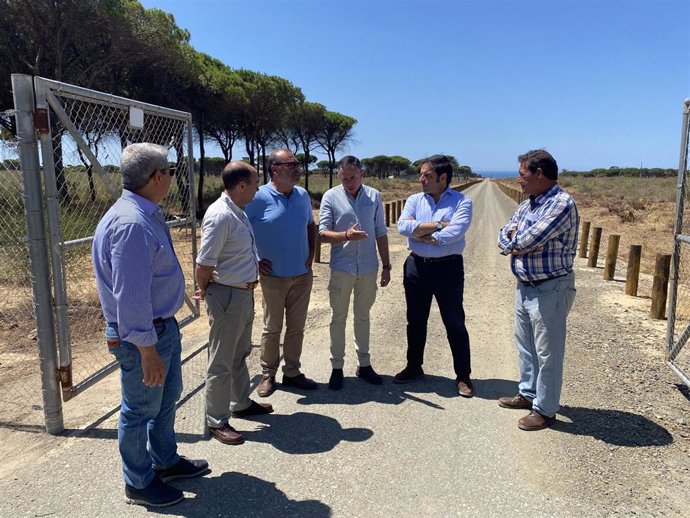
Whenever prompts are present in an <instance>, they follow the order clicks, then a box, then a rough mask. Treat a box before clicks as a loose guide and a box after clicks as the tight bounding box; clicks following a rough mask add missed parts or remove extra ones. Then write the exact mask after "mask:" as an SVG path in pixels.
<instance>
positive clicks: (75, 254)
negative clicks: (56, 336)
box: [46, 82, 196, 391]
mask: <svg viewBox="0 0 690 518" xmlns="http://www.w3.org/2000/svg"><path fill="white" fill-rule="evenodd" d="M46 83H47V84H48V85H49V92H50V93H49V94H48V101H49V103H50V107H51V113H50V124H51V127H50V131H51V135H52V157H53V162H54V167H55V187H56V192H57V198H58V205H59V219H60V232H61V234H62V237H61V243H62V245H61V259H62V267H63V275H64V279H65V282H64V284H65V291H66V315H67V320H68V325H69V332H68V337H69V342H70V344H71V354H72V383H73V386H74V391H78V390H79V385H80V384H82V383H84V382H85V381H89V380H90V379H91V378H92V377H93V376H94V375H95V374H97V373H99V372H103V370H104V369H105V368H106V367H107V366H108V365H111V364H112V360H113V358H112V356H111V355H110V354H109V353H108V351H107V349H106V347H105V345H104V339H103V329H104V322H103V316H102V313H101V308H100V304H99V299H98V294H97V292H96V287H95V283H94V272H93V265H92V262H91V240H92V236H93V234H94V231H95V229H96V225H97V224H98V222H99V221H100V219H101V217H102V216H103V215H104V214H105V212H106V211H107V210H108V209H109V208H110V206H111V205H112V204H113V203H114V202H115V200H116V199H117V197H118V196H119V195H120V192H121V184H122V182H121V178H120V174H119V163H120V155H121V150H122V148H123V147H124V146H126V145H127V144H129V143H133V142H152V143H155V144H159V145H163V146H165V147H167V148H168V149H169V154H168V158H169V160H170V162H171V165H173V166H174V167H175V168H176V172H177V174H175V181H174V182H173V184H172V187H171V190H170V193H169V194H168V196H167V197H166V199H165V200H164V201H163V203H161V206H162V207H163V210H164V212H165V214H166V220H167V221H168V223H169V225H170V226H171V227H172V228H171V235H172V238H173V243H174V246H175V250H176V252H177V255H178V258H179V261H180V264H181V266H182V270H183V272H184V275H185V280H186V293H187V296H188V301H189V302H191V298H190V297H191V295H192V294H193V292H194V270H193V268H194V254H195V252H196V240H195V236H194V230H195V224H194V217H195V215H194V207H193V204H192V203H191V197H190V189H191V192H193V190H194V189H193V178H190V176H189V174H188V171H190V168H189V162H188V160H189V157H190V156H191V155H192V153H191V150H190V149H188V148H189V144H190V142H191V138H190V135H191V133H190V132H191V119H190V118H189V117H185V116H182V117H180V116H171V115H170V114H169V113H167V112H170V110H164V109H160V110H158V108H157V107H155V106H150V105H141V103H138V105H140V106H144V107H143V115H144V124H143V127H142V128H141V129H136V128H132V127H130V106H131V103H133V102H134V101H130V102H129V103H128V102H127V100H123V99H121V98H117V97H114V96H108V95H105V94H99V96H100V98H97V99H94V98H93V95H94V92H91V91H88V90H85V91H84V94H83V95H82V94H81V92H80V91H79V90H80V89H78V88H76V87H72V86H70V85H61V84H58V83H55V82H46ZM161 112H163V113H161ZM178 113H179V112H178ZM183 115H186V114H183ZM90 155H92V158H93V159H92V158H91V157H90ZM190 174H191V173H190ZM192 307H193V306H192ZM192 307H190V304H185V305H183V307H182V308H181V309H180V311H179V312H178V313H177V315H176V316H177V318H178V320H179V321H181V322H182V323H184V322H185V321H187V320H189V319H191V318H193V317H194V313H195V310H194V311H193V310H192ZM57 325H58V326H59V325H60V319H59V318H58V321H57ZM61 363H62V360H61Z"/></svg>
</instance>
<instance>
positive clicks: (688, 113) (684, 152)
mask: <svg viewBox="0 0 690 518" xmlns="http://www.w3.org/2000/svg"><path fill="white" fill-rule="evenodd" d="M683 105H684V107H683V123H682V126H681V132H680V134H681V137H680V159H679V164H678V182H677V193H676V223H675V226H674V229H673V261H672V262H673V268H672V274H671V290H670V291H671V305H670V308H669V316H668V322H667V327H666V365H668V366H669V367H670V369H671V370H672V371H673V372H675V373H676V375H677V376H678V377H679V378H680V379H681V380H682V381H683V383H685V385H687V386H688V387H689V388H690V373H685V372H683V371H682V370H681V369H680V367H678V365H676V364H675V363H674V360H675V358H676V357H677V356H678V353H679V352H680V351H681V349H683V346H684V345H685V344H686V343H687V341H688V339H690V323H689V324H688V325H687V326H686V327H685V329H684V330H683V332H682V333H680V334H679V335H678V339H677V340H675V341H674V330H675V325H676V309H677V302H678V277H679V273H678V267H679V266H680V251H681V245H682V244H683V243H685V245H690V236H689V235H685V234H683V233H682V232H683V211H684V208H685V190H686V187H687V178H686V175H687V162H688V137H689V131H690V127H689V126H690V98H688V99H685V101H684V103H683Z"/></svg>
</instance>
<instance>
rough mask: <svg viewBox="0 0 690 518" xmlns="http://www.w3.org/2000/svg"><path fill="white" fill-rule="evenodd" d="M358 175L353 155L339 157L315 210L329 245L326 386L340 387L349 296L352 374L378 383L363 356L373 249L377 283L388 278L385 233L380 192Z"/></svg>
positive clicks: (358, 166) (371, 302)
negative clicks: (335, 180)
mask: <svg viewBox="0 0 690 518" xmlns="http://www.w3.org/2000/svg"><path fill="white" fill-rule="evenodd" d="M362 174H363V173H362V164H361V162H360V161H359V159H358V158H356V157H354V156H345V157H343V158H342V159H341V160H340V162H339V163H338V177H339V178H340V182H341V185H339V186H338V187H334V188H333V189H330V190H328V191H326V193H325V194H324V195H323V198H322V200H321V210H320V211H319V233H320V235H321V241H322V242H323V243H330V244H331V279H330V282H329V283H328V294H329V300H330V303H331V309H332V310H333V317H332V318H331V326H330V332H331V333H330V334H331V366H332V367H333V371H332V372H331V378H330V380H329V381H328V388H330V389H331V390H340V389H341V388H342V387H343V379H344V375H343V365H344V363H345V324H346V321H347V312H348V308H349V306H350V297H351V296H352V295H353V294H354V302H353V312H354V335H355V345H356V349H357V364H358V367H357V372H356V374H357V377H358V378H361V379H363V380H364V381H366V382H368V383H371V384H372V385H380V384H381V383H383V380H382V379H381V376H379V375H378V374H377V373H376V371H374V369H373V367H372V366H371V359H370V356H369V311H370V310H371V307H372V306H373V305H374V301H375V300H376V280H377V279H376V277H377V273H378V259H377V258H376V249H377V248H378V252H379V255H380V256H381V262H382V263H383V267H382V270H381V286H382V287H383V286H388V283H389V282H390V279H391V265H390V260H389V257H388V235H387V233H388V231H387V229H386V221H385V219H384V216H383V203H382V202H381V193H379V191H377V190H376V189H374V188H372V187H369V186H367V185H363V184H362Z"/></svg>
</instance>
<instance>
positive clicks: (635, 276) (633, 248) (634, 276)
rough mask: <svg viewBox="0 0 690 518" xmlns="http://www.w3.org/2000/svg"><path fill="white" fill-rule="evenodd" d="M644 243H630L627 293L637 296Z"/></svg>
mask: <svg viewBox="0 0 690 518" xmlns="http://www.w3.org/2000/svg"><path fill="white" fill-rule="evenodd" d="M641 259H642V245H630V253H629V254H628V274H627V276H626V277H625V294H626V295H631V296H632V297H637V284H638V282H639V281H640V260H641Z"/></svg>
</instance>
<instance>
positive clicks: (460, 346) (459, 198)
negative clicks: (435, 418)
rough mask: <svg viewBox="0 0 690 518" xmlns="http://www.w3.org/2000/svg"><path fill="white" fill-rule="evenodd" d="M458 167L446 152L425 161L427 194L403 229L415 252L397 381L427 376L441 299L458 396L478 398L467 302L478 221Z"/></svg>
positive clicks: (407, 274)
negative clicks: (468, 237) (469, 243)
mask: <svg viewBox="0 0 690 518" xmlns="http://www.w3.org/2000/svg"><path fill="white" fill-rule="evenodd" d="M452 177H453V165H452V163H451V162H450V160H449V159H448V157H446V156H444V155H434V156H432V157H429V158H427V159H425V160H424V161H423V162H422V166H421V170H420V175H419V181H420V183H421V185H422V192H420V193H418V194H413V195H412V196H410V197H409V198H408V199H407V202H406V203H405V208H404V209H403V212H402V214H401V215H400V219H399V221H398V231H399V232H400V234H402V235H403V236H406V237H407V238H408V247H409V249H410V252H411V253H410V256H409V257H408V258H407V259H406V260H405V266H404V277H403V286H404V288H405V300H406V301H407V366H406V367H405V368H404V369H403V370H402V371H401V372H399V373H398V374H396V375H395V377H394V378H393V381H394V382H395V383H409V382H410V381H413V380H415V379H418V378H421V377H423V376H424V371H423V370H422V364H423V363H424V347H425V345H426V333H427V321H428V320H429V312H430V310H431V299H432V297H435V298H436V302H437V303H438V307H439V310H440V311H441V318H442V319H443V325H444V326H445V328H446V333H447V335H448V343H449V344H450V350H451V352H452V354H453V369H454V371H455V376H456V379H455V383H456V387H457V390H458V394H460V395H461V396H463V397H472V396H474V387H473V385H472V381H471V380H470V372H471V366H470V337H469V334H468V333H467V328H466V327H465V310H464V309H463V306H462V299H463V291H464V285H465V281H464V269H463V259H462V252H463V250H464V249H465V234H466V233H467V230H468V229H469V228H470V223H471V222H472V200H471V199H470V198H469V197H467V196H466V195H465V194H463V193H461V192H457V191H454V190H453V189H450V180H451V178H452Z"/></svg>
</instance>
